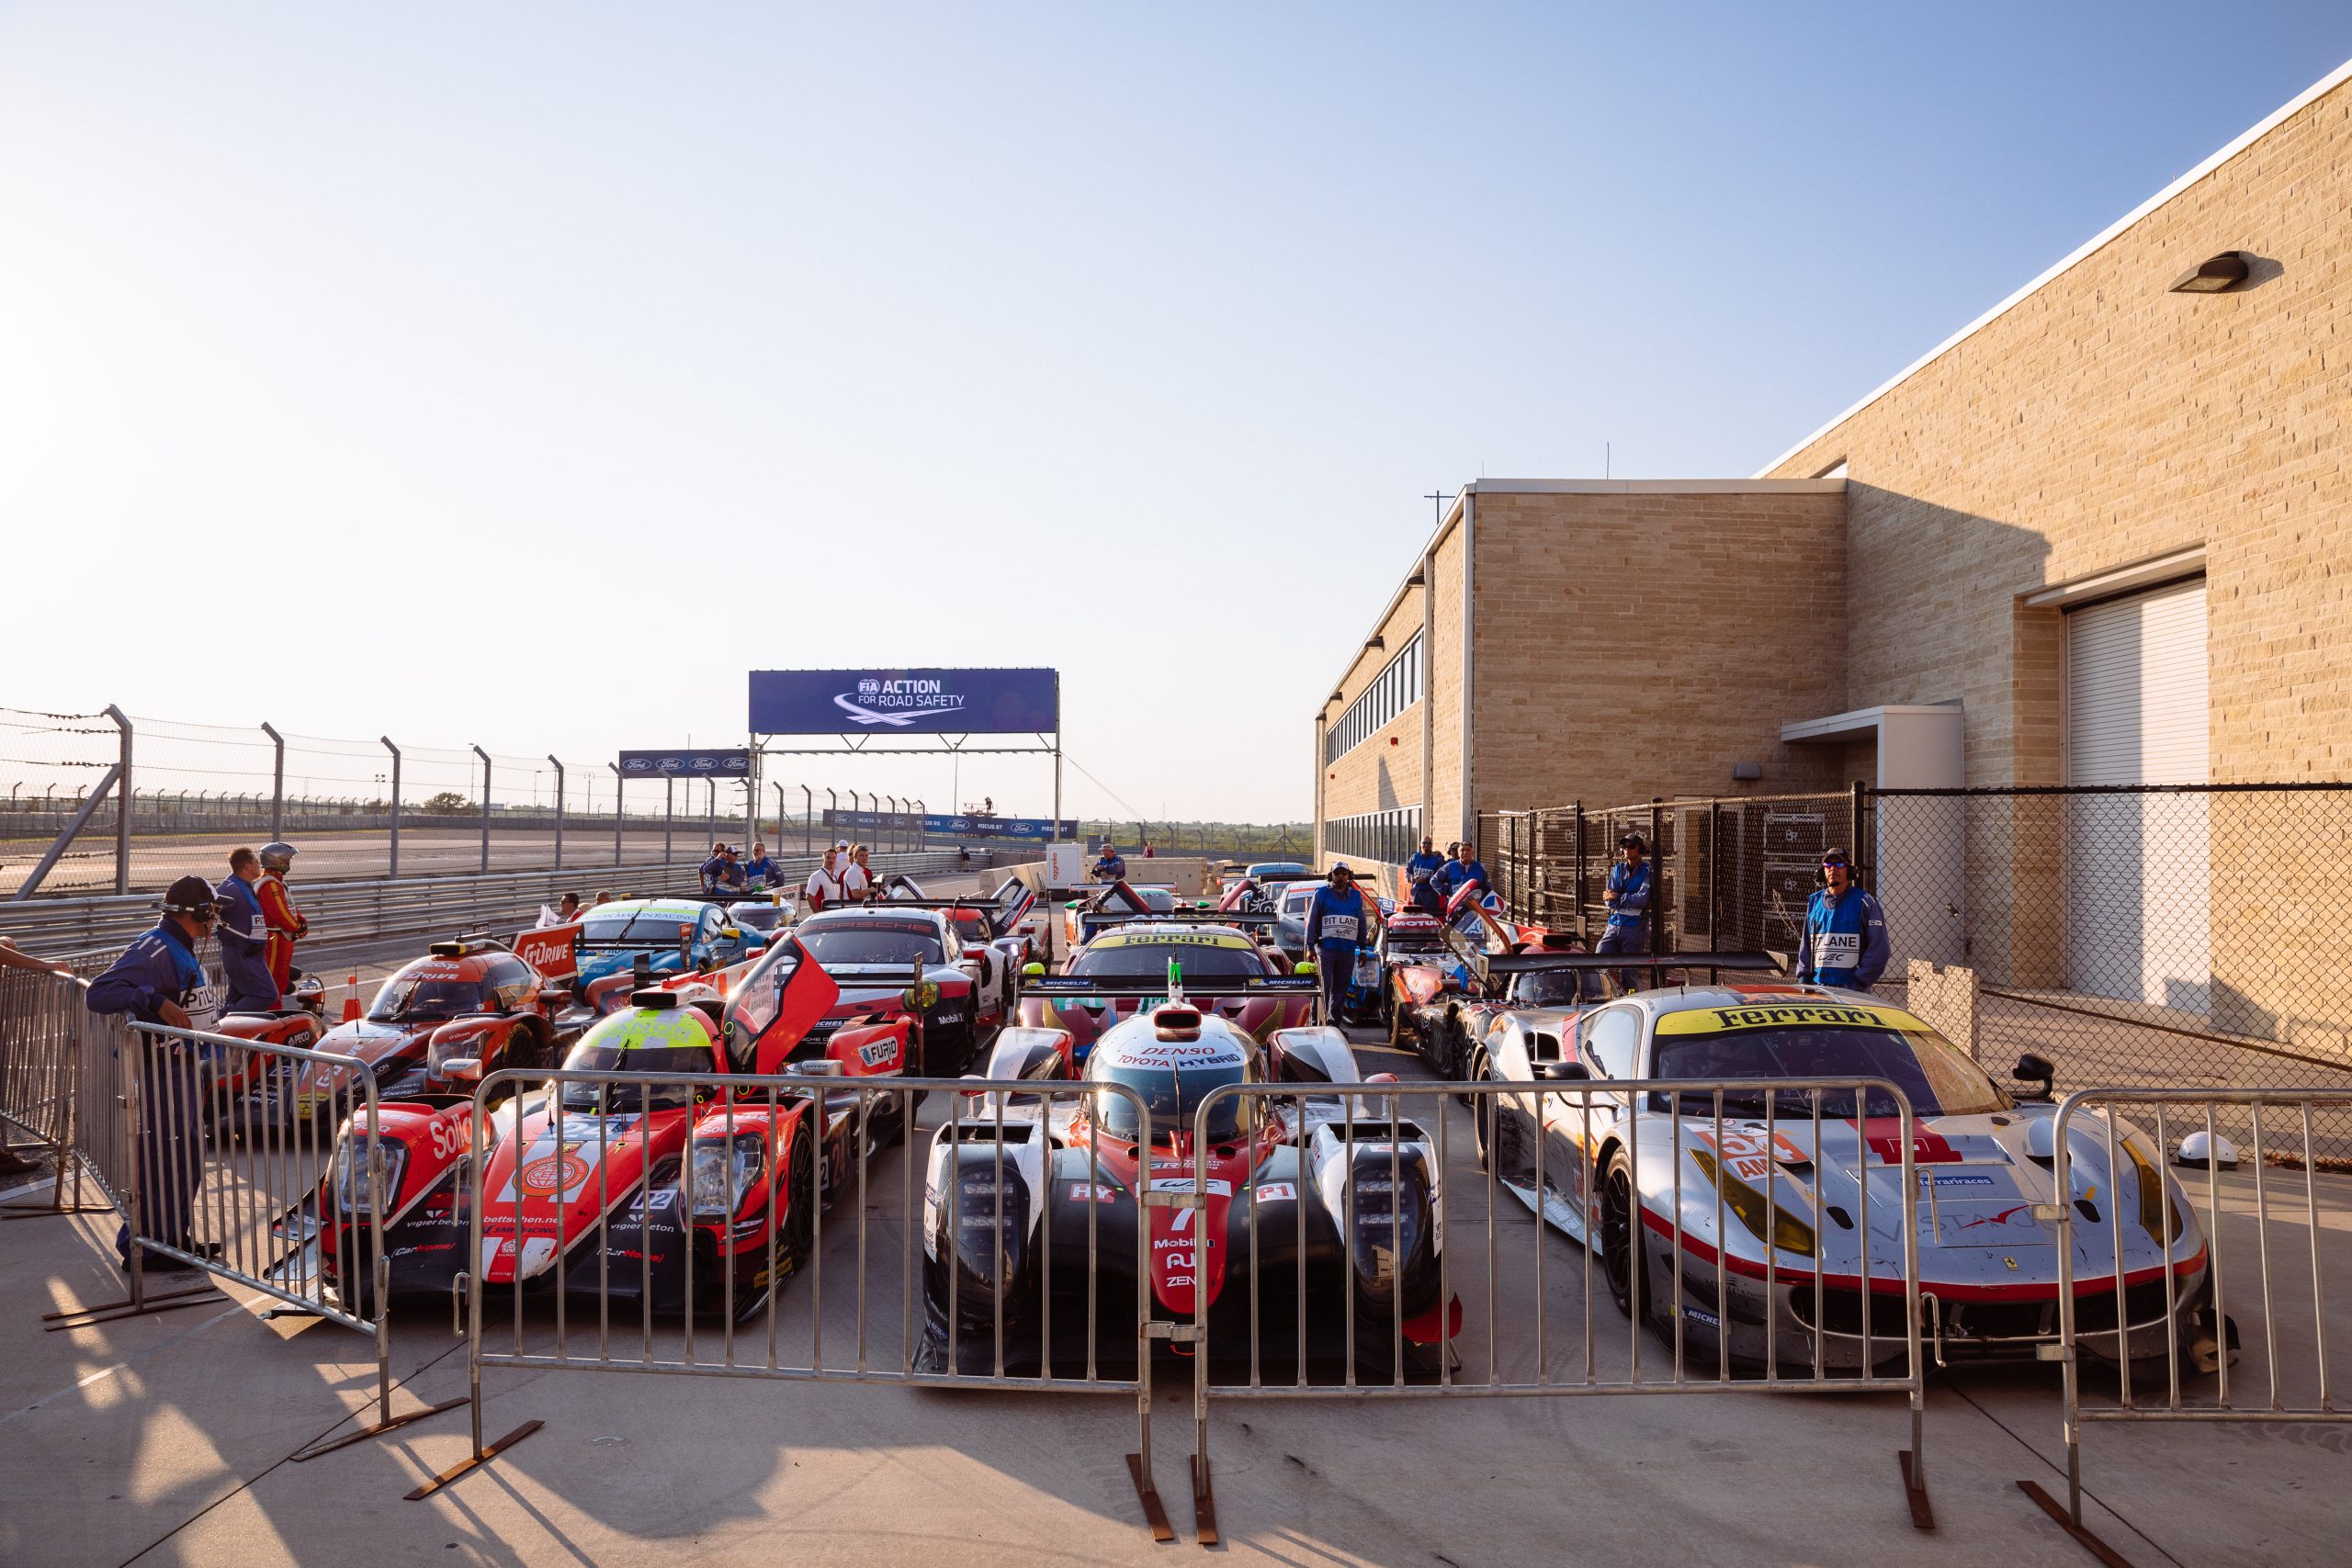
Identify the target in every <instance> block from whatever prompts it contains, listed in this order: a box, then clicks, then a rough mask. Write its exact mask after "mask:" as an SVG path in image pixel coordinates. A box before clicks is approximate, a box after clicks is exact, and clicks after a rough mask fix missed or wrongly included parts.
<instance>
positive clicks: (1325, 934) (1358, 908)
mask: <svg viewBox="0 0 2352 1568" xmlns="http://www.w3.org/2000/svg"><path fill="white" fill-rule="evenodd" d="M1379 924H1380V906H1379V905H1377V904H1375V903H1374V902H1373V901H1372V900H1371V899H1370V898H1367V897H1364V893H1363V888H1361V887H1358V886H1356V874H1355V873H1354V872H1352V871H1351V870H1350V869H1349V868H1348V867H1347V866H1345V865H1335V866H1333V867H1332V868H1331V871H1330V874H1329V877H1327V878H1326V879H1325V881H1324V884H1323V886H1320V887H1318V888H1317V889H1316V890H1315V897H1313V898H1311V899H1309V900H1308V901H1307V905H1306V950H1307V951H1308V952H1309V953H1313V954H1315V972H1316V973H1317V975H1318V976H1321V977H1322V981H1323V1021H1324V1022H1326V1023H1337V1022H1338V1021H1339V1020H1340V1003H1341V1002H1342V1001H1344V1000H1345V999H1346V998H1347V994H1348V986H1349V983H1350V981H1351V979H1352V978H1353V976H1354V975H1355V967H1356V944H1357V943H1358V942H1370V941H1371V940H1372V938H1373V933H1374V931H1375V930H1376V929H1377V928H1378V926H1379Z"/></svg>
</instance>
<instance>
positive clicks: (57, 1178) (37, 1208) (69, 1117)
mask: <svg viewBox="0 0 2352 1568" xmlns="http://www.w3.org/2000/svg"><path fill="white" fill-rule="evenodd" d="M80 1115H81V1105H80V1102H79V1101H78V1100H67V1101H66V1102H65V1136H64V1138H63V1140H62V1142H60V1143H59V1144H58V1145H57V1150H56V1156H55V1157H56V1163H57V1168H56V1171H55V1173H54V1175H53V1177H52V1178H51V1181H50V1186H49V1201H48V1202H46V1203H24V1202H18V1203H0V1221H7V1220H40V1219H47V1218H48V1217H49V1216H50V1215H51V1214H111V1213H114V1205H113V1204H111V1203H85V1202H84V1201H82V1162H81V1160H80V1159H79V1158H78V1157H77V1156H75V1155H74V1148H75V1146H76V1145H78V1143H79V1141H80V1124H79V1122H78V1121H77V1120H76V1118H78V1117H79V1116H80ZM68 1168H71V1169H72V1171H73V1172H74V1197H73V1200H72V1201H70V1202H69V1201H67V1200H66V1197H65V1173H66V1171H67V1169H68Z"/></svg>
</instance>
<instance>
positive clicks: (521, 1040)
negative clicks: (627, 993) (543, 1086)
mask: <svg viewBox="0 0 2352 1568" xmlns="http://www.w3.org/2000/svg"><path fill="white" fill-rule="evenodd" d="M570 1002H571V995H570V993H569V992H567V991H564V990H562V989H560V987H555V986H551V985H549V984H548V981H547V980H546V978H545V977H544V976H541V975H540V974H539V972H538V971H537V969H534V968H533V967H531V965H530V964H526V963H525V962H524V961H523V960H522V959H520V958H518V957H516V956H515V954H514V953H511V952H509V951H508V950H507V948H506V944H505V943H503V942H500V941H498V940H497V939H496V938H495V937H492V936H488V935H485V934H482V933H480V932H475V933H471V934H469V935H466V936H461V937H454V938H451V939H450V940H448V941H447V942H434V943H432V944H431V945H430V946H429V947H428V948H427V949H426V950H425V956H424V957H423V958H418V959H413V960H411V961H410V962H409V963H407V964H402V965H401V967H400V968H399V969H397V970H395V971H393V973H392V975H391V976H390V978H388V979H387V980H385V981H384V983H383V984H382V985H380V986H379V987H377V988H376V996H375V999H374V1000H373V1001H371V1002H370V1003H368V1010H367V1012H366V1013H365V1014H363V1015H362V1016H361V1017H359V1018H358V1019H356V1020H355V1021H352V1022H349V1023H339V1024H337V1025H335V1027H334V1028H333V1029H331V1030H329V1031H327V1032H326V1033H325V1034H324V1035H323V1036H322V1037H321V1038H320V1039H319V1040H318V1042H317V1043H315V1044H313V1045H311V1047H310V1048H311V1050H313V1051H318V1052H321V1053H323V1054H325V1055H335V1056H348V1057H352V1058H354V1059H356V1060H357V1061H359V1062H362V1063H365V1064H366V1065H367V1066H368V1068H369V1070H370V1071H371V1072H373V1074H374V1075H375V1078H376V1093H377V1097H378V1099H379V1100H394V1099H399V1098H401V1097H403V1096H407V1095H413V1094H418V1093H428V1092H439V1091H442V1090H445V1089H452V1088H454V1085H452V1084H451V1083H450V1081H449V1080H448V1079H447V1077H445V1076H444V1066H445V1064H447V1062H448V1061H449V1060H450V1059H451V1058H453V1057H463V1058H468V1059H470V1060H474V1061H481V1062H488V1063H489V1064H491V1066H492V1067H544V1066H554V1065H555V1064H556V1062H557V1060H558V1059H559V1057H560V1053H561V1051H562V1050H563V1048H564V1047H565V1046H567V1045H569V1044H570V1043H571V1041H572V1040H573V1039H575V1038H577V1037H578V1034H579V1031H580V1029H581V1027H582V1024H583V1023H584V1020H583V1019H582V1017H581V1015H580V1014H579V1013H578V1012H577V1011H576V1010H571V1008H570V1005H569V1004H570ZM279 1080H280V1081H279V1082H277V1083H276V1084H272V1085H267V1086H263V1089H264V1091H265V1092H267V1093H269V1094H270V1095H271V1097H272V1100H273V1102H274V1103H275V1104H276V1105H277V1106H278V1107H279V1110H278V1112H277V1113H278V1114H279V1115H281V1116H288V1117H292V1118H295V1119H299V1120H302V1121H310V1120H312V1119H313V1118H315V1117H317V1116H318V1115H320V1114H321V1113H322V1111H323V1112H324V1113H325V1114H327V1115H328V1116H329V1117H330V1118H333V1117H339V1116H340V1115H341V1113H342V1112H343V1111H345V1110H347V1109H348V1106H349V1097H350V1096H351V1095H352V1094H353V1092H354V1084H353V1080H352V1078H351V1076H350V1075H349V1073H348V1072H345V1071H338V1070H336V1069H334V1068H332V1067H329V1066H326V1065H325V1064H323V1063H318V1062H307V1063H304V1064H303V1065H302V1066H301V1070H300V1072H294V1071H291V1070H290V1064H289V1070H287V1071H284V1072H281V1073H280V1075H279Z"/></svg>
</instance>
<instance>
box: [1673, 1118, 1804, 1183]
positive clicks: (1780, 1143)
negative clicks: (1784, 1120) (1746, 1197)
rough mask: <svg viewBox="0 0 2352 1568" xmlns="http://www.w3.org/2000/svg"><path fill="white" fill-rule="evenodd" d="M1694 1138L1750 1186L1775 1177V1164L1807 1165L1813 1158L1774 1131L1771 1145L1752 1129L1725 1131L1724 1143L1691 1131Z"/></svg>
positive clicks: (1709, 1134)
mask: <svg viewBox="0 0 2352 1568" xmlns="http://www.w3.org/2000/svg"><path fill="white" fill-rule="evenodd" d="M1691 1136H1693V1137H1695V1138H1697V1139H1698V1140H1699V1141H1700V1142H1701V1143H1702V1144H1704V1145H1707V1146H1708V1147H1709V1148H1711V1149H1713V1150H1714V1151H1715V1153H1716V1154H1717V1155H1719V1156H1722V1160H1723V1164H1724V1168H1725V1169H1727V1170H1729V1171H1730V1172H1731V1173H1732V1174H1733V1175H1734V1176H1736V1177H1738V1178H1739V1179H1741V1180H1742V1181H1745V1182H1747V1184H1748V1185H1749V1186H1751V1187H1755V1186H1761V1185H1762V1184H1763V1183H1764V1181H1765V1180H1766V1179H1767V1178H1769V1177H1770V1175H1771V1174H1772V1162H1773V1161H1774V1160H1775V1159H1778V1160H1779V1161H1780V1162H1781V1164H1783V1165H1804V1164H1805V1163H1806V1162H1807V1161H1809V1160H1810V1159H1811V1158H1812V1157H1813V1156H1810V1155H1808V1154H1806V1153H1805V1152H1804V1150H1803V1149H1801V1148H1799V1147H1797V1146H1796V1145H1794V1144H1792V1143H1791V1142H1789V1138H1788V1134H1785V1133H1781V1132H1778V1131H1775V1132H1774V1133H1773V1134H1772V1143H1771V1145H1770V1147H1769V1148H1768V1147H1767V1146H1766V1145H1765V1143H1764V1134H1762V1133H1760V1132H1758V1131H1756V1130H1754V1129H1752V1128H1746V1127H1741V1128H1730V1127H1726V1128H1724V1135H1723V1141H1722V1143H1720V1144H1718V1143H1717V1142H1716V1141H1715V1136H1714V1134H1713V1132H1711V1131H1708V1130H1706V1129H1703V1128H1697V1127H1694V1128H1692V1129H1691Z"/></svg>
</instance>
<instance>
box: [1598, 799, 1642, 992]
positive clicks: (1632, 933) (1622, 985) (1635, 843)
mask: <svg viewBox="0 0 2352 1568" xmlns="http://www.w3.org/2000/svg"><path fill="white" fill-rule="evenodd" d="M1649 853H1650V845H1649V840H1646V839H1645V838H1643V837H1642V836H1641V835H1640V834H1639V833H1628V834H1626V835H1625V836H1624V837H1623V838H1622V839H1620V840H1617V863H1616V864H1615V865H1612V866H1611V867H1610V868H1609V885H1608V886H1607V887H1605V888H1603V889H1602V891H1601V895H1600V901H1601V902H1602V903H1603V904H1606V905H1607V906H1609V927H1608V929H1607V930H1606V931H1602V932H1601V933H1600V941H1599V942H1596V943H1594V944H1593V949H1592V950H1593V951H1594V952H1595V953H1647V952H1648V951H1649V950H1650V931H1649V910H1650V863H1649ZM1611 977H1612V978H1614V979H1615V980H1616V982H1617V988H1618V989H1619V990H1620V991H1630V990H1632V989H1634V971H1633V970H1631V969H1617V970H1612V971H1611Z"/></svg>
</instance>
